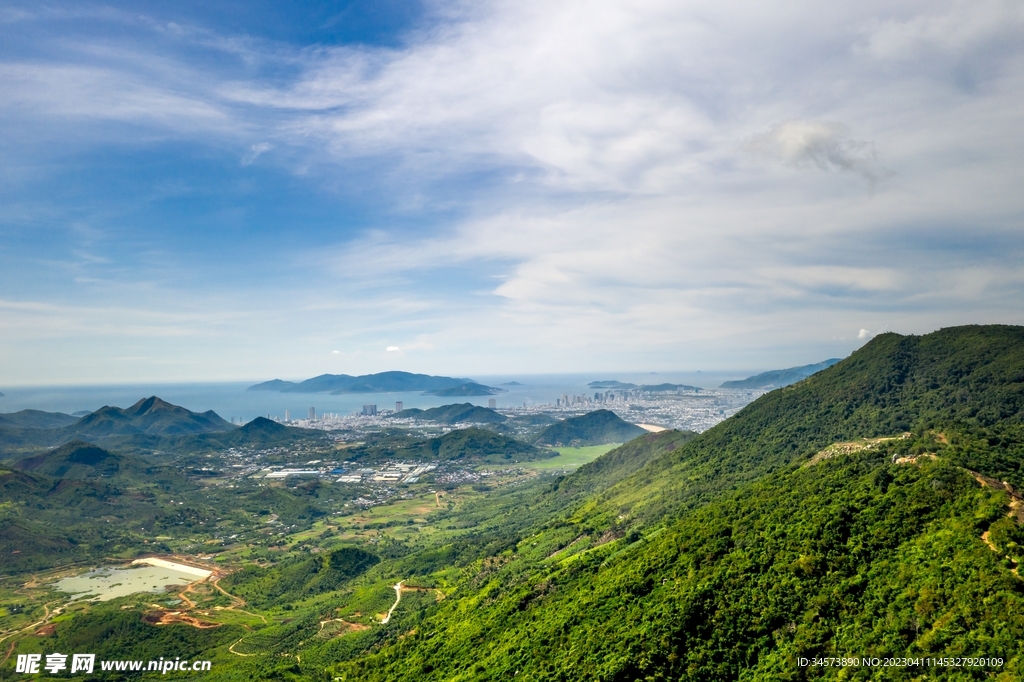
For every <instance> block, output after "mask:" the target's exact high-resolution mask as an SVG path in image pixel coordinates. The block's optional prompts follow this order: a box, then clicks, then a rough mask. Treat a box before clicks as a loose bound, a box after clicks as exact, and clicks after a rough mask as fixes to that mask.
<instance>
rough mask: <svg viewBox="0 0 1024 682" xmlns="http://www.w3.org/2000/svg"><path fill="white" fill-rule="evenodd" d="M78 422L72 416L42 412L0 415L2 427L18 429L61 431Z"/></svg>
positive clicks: (29, 411) (24, 411)
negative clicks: (61, 428) (64, 427)
mask: <svg viewBox="0 0 1024 682" xmlns="http://www.w3.org/2000/svg"><path fill="white" fill-rule="evenodd" d="M77 421H78V418H77V417H73V416H71V415H70V414H64V413H62V412H43V411H41V410H22V411H21V412H12V413H10V414H0V426H6V427H10V428H16V429H59V428H60V427H62V426H68V425H70V424H74V423H75V422H77Z"/></svg>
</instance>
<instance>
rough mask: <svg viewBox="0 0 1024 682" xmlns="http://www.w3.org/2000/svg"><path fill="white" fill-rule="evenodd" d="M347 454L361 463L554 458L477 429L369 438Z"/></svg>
mask: <svg viewBox="0 0 1024 682" xmlns="http://www.w3.org/2000/svg"><path fill="white" fill-rule="evenodd" d="M346 452H347V456H348V457H349V458H350V459H352V460H353V461H360V462H377V461H383V460H389V459H401V460H419V461H438V460H440V461H453V460H467V461H478V462H491V463H508V462H516V461H526V460H537V459H546V458H548V457H552V456H554V453H553V452H551V451H550V450H546V449H543V448H538V447H534V446H532V445H529V444H527V443H524V442H522V441H520V440H516V439H515V438H509V437H508V436H504V435H501V434H498V433H495V432H493V431H487V430H484V429H477V428H469V429H460V430H458V431H451V432H449V433H446V434H444V435H443V436H438V437H436V438H418V437H416V436H411V435H408V434H404V433H398V434H396V433H389V434H382V435H381V436H377V437H370V438H367V440H366V443H365V444H363V445H360V446H357V447H352V448H349V449H348V450H347V451H346Z"/></svg>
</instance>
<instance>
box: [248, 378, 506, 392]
mask: <svg viewBox="0 0 1024 682" xmlns="http://www.w3.org/2000/svg"><path fill="white" fill-rule="evenodd" d="M249 390H250V391H277V392H279V393H330V394H332V395H340V394H343V393H408V392H412V391H422V392H423V393H426V394H428V395H439V396H480V395H494V394H495V393H502V392H503V390H502V389H500V388H493V387H491V386H484V385H483V384H480V383H477V382H475V381H473V380H472V379H455V378H452V377H440V376H430V375H429V374H412V373H410V372H380V373H378V374H363V375H361V376H350V375H348V374H321V375H320V376H318V377H313V378H312V379H306V380H305V381H300V382H298V383H296V382H294V381H282V380H281V379H273V380H272V381H264V382H263V383H261V384H256V385H254V386H250V387H249Z"/></svg>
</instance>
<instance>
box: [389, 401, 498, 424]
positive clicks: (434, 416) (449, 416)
mask: <svg viewBox="0 0 1024 682" xmlns="http://www.w3.org/2000/svg"><path fill="white" fill-rule="evenodd" d="M395 416H396V417H412V418H415V419H424V420H426V421H434V422H438V423H439V424H455V423H457V422H468V423H474V424H497V423H500V422H503V421H506V420H507V419H508V417H506V416H505V415H503V414H498V413H497V412H495V411H494V410H492V409H489V408H487V407H480V406H479V405H473V404H472V403H457V404H454V405H441V406H440V407H431V408H428V409H426V410H421V409H419V408H418V407H413V408H410V409H408V410H402V411H401V412H398V413H396V414H395Z"/></svg>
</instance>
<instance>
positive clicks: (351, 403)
mask: <svg viewBox="0 0 1024 682" xmlns="http://www.w3.org/2000/svg"><path fill="white" fill-rule="evenodd" d="M744 376H747V375H746V374H743V373H740V374H738V375H737V373H735V372H729V373H725V372H707V373H705V372H686V373H683V372H659V373H645V374H630V373H621V372H619V373H617V372H594V373H589V374H544V375H511V376H509V375H504V376H479V377H473V380H475V381H478V382H480V383H482V384H485V385H487V386H494V387H496V388H500V389H502V390H503V391H504V392H502V393H498V394H496V395H492V396H451V397H443V398H442V397H438V396H433V395H424V394H423V393H420V392H413V393H346V394H343V395H330V394H329V393H277V392H273V391H249V390H247V389H248V388H249V386H251V385H253V384H254V383H258V382H255V381H250V382H233V383H181V384H144V383H140V384H132V385H111V386H45V387H20V388H16V387H11V388H8V387H0V391H2V392H3V393H4V394H6V395H4V396H3V397H0V413H3V412H17V411H18V410H24V409H35V410H43V411H46V412H64V413H66V414H74V413H75V412H92V411H93V410H96V409H99V408H100V407H103V406H104V405H110V406H113V407H122V408H124V407H128V406H130V405H132V404H134V403H136V402H138V401H139V400H140V399H143V398H148V397H149V396H153V395H155V396H158V397H160V398H162V399H163V400H166V401H167V402H169V403H172V404H174V405H180V406H182V407H185V408H187V409H189V410H192V411H193V412H205V411H206V410H213V411H214V412H216V413H217V414H219V415H220V416H221V417H223V418H224V419H227V420H229V421H231V420H232V419H234V420H235V421H236V422H239V423H244V422H247V421H250V420H252V419H254V418H256V417H259V416H263V417H266V416H268V415H269V416H271V417H277V418H279V419H283V418H284V415H285V410H288V411H289V412H290V413H291V418H292V419H305V418H306V416H307V414H308V412H309V408H311V407H312V408H315V409H316V413H317V415H321V414H324V413H333V414H338V415H349V414H352V413H353V412H359V411H360V410H361V409H362V406H363V405H368V404H369V405H376V406H377V409H378V410H384V409H394V407H395V402H396V401H401V402H402V403H403V407H405V408H406V409H408V408H411V407H418V408H422V409H425V408H429V407H437V406H439V405H450V404H452V403H473V404H474V405H483V406H486V405H487V404H488V400H489V399H490V398H494V400H495V403H496V404H497V407H498V408H508V407H522V406H523V405H524V404H526V405H527V406H536V405H554V404H555V401H556V400H557V399H558V398H559V397H561V396H562V395H589V396H591V397H593V394H594V393H595V392H596V389H592V388H590V387H588V386H587V384H588V383H589V382H591V381H601V380H612V379H614V380H618V381H623V382H629V383H634V384H638V385H642V384H661V383H676V384H687V385H691V386H699V387H701V388H714V387H716V386H718V385H719V384H721V383H722V381H725V380H729V379H737V378H740V379H741V378H743V377H744ZM513 381H514V382H517V384H518V385H514V384H511V383H510V382H513Z"/></svg>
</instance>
